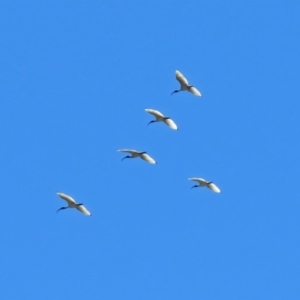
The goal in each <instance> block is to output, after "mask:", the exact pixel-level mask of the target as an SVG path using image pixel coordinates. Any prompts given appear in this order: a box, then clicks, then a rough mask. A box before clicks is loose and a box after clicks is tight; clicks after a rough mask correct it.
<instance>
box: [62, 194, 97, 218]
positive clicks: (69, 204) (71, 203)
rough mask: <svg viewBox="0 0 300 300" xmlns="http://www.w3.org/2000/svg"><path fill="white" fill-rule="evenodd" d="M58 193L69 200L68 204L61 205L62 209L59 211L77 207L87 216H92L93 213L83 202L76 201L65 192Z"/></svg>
mask: <svg viewBox="0 0 300 300" xmlns="http://www.w3.org/2000/svg"><path fill="white" fill-rule="evenodd" d="M57 195H58V196H59V197H60V198H62V199H64V200H65V201H67V203H68V206H66V207H61V208H60V209H58V210H57V212H58V211H60V210H61V209H66V208H76V209H78V210H79V211H80V212H82V213H83V214H84V215H86V216H90V215H91V213H90V212H89V211H88V210H87V209H86V208H85V207H84V206H83V205H82V203H76V201H75V200H74V199H73V198H72V197H70V196H68V195H66V194H63V193H57Z"/></svg>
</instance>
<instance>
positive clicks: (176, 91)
mask: <svg viewBox="0 0 300 300" xmlns="http://www.w3.org/2000/svg"><path fill="white" fill-rule="evenodd" d="M178 92H179V90H175V91H174V92H173V93H172V94H171V95H173V94H174V93H178Z"/></svg>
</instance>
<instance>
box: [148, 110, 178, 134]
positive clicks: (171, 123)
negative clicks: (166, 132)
mask: <svg viewBox="0 0 300 300" xmlns="http://www.w3.org/2000/svg"><path fill="white" fill-rule="evenodd" d="M145 111H146V112H147V113H149V114H151V115H153V116H154V117H155V118H156V119H155V120H153V121H150V122H149V123H148V125H149V124H151V123H154V122H164V123H165V124H167V125H168V126H169V127H170V128H171V129H174V130H177V129H178V127H177V125H176V124H175V122H174V121H173V120H172V119H170V118H169V117H165V116H164V115H163V114H162V113H161V112H159V111H158V110H154V109H150V108H146V109H145Z"/></svg>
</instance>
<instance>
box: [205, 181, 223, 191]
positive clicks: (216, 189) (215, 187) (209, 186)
mask: <svg viewBox="0 0 300 300" xmlns="http://www.w3.org/2000/svg"><path fill="white" fill-rule="evenodd" d="M207 187H208V188H209V189H211V190H212V191H213V192H215V193H221V190H220V189H219V188H218V187H217V186H216V185H215V184H214V183H210V184H209V185H208V186H207Z"/></svg>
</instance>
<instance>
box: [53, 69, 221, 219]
mask: <svg viewBox="0 0 300 300" xmlns="http://www.w3.org/2000/svg"><path fill="white" fill-rule="evenodd" d="M175 76H176V79H177V80H178V81H179V83H180V89H179V90H175V91H174V92H173V93H172V94H171V95H173V94H174V93H178V92H181V91H188V92H190V93H192V94H194V95H195V96H199V97H201V96H202V95H201V93H200V92H199V91H198V90H197V89H196V88H195V87H194V86H193V85H190V84H189V83H188V81H187V79H186V78H185V77H184V76H183V75H182V73H180V72H179V71H178V70H177V71H176V72H175ZM145 111H146V112H148V113H149V114H151V115H153V116H154V117H155V120H152V121H150V122H149V123H148V125H149V124H151V123H154V122H164V123H165V124H166V125H168V126H169V127H170V128H171V129H174V130H177V129H178V127H177V125H176V124H175V122H174V121H173V120H172V119H171V118H170V117H166V116H164V115H163V114H162V113H161V112H159V111H158V110H154V109H149V108H147V109H145ZM118 152H125V153H130V154H131V155H127V156H125V157H123V158H122V160H123V159H125V158H137V157H140V158H141V159H143V160H145V161H146V162H148V163H150V164H156V163H157V162H156V161H155V160H154V159H153V158H152V157H151V156H150V155H149V154H147V152H145V151H142V152H140V151H136V150H132V149H119V150H118ZM188 180H192V181H196V182H197V183H198V184H196V185H194V186H192V188H195V187H207V188H209V189H210V190H212V191H213V192H215V193H221V190H220V189H219V188H218V187H217V186H216V185H215V184H214V183H213V182H212V181H207V180H205V179H203V178H198V177H192V178H188ZM57 195H58V196H59V197H61V198H62V199H63V200H65V201H66V202H67V203H68V206H65V207H61V208H60V209H58V210H57V212H58V211H60V210H62V209H66V208H76V209H77V210H79V211H80V212H82V213H83V214H85V215H86V216H90V215H91V213H90V212H89V211H88V210H87V209H86V208H85V207H84V206H83V203H76V201H75V200H74V199H73V198H72V197H70V196H68V195H66V194H63V193H57Z"/></svg>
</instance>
